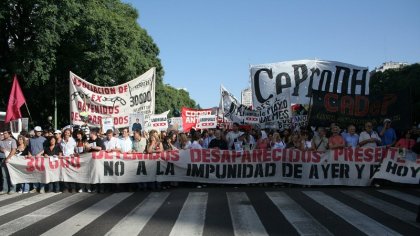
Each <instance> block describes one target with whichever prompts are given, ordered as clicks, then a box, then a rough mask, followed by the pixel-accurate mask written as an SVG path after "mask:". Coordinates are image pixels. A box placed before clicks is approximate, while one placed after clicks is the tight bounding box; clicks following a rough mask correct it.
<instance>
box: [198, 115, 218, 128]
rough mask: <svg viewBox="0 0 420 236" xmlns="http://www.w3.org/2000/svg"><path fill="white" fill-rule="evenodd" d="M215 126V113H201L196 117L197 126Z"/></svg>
mask: <svg viewBox="0 0 420 236" xmlns="http://www.w3.org/2000/svg"><path fill="white" fill-rule="evenodd" d="M216 126H217V119H216V115H201V116H199V117H198V123H197V128H199V129H214V128H216Z"/></svg>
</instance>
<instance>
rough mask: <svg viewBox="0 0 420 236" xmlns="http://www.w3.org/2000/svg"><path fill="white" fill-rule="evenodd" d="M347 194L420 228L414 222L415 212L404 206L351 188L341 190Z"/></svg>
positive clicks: (419, 225)
mask: <svg viewBox="0 0 420 236" xmlns="http://www.w3.org/2000/svg"><path fill="white" fill-rule="evenodd" d="M341 192H343V193H345V194H347V195H349V196H350V197H352V198H355V199H357V200H359V201H361V202H364V203H366V204H368V205H370V206H373V207H375V208H376V209H378V210H380V211H382V212H384V213H386V214H389V215H392V216H394V217H396V218H398V219H400V220H402V221H404V222H407V223H409V224H411V225H413V226H415V227H417V228H420V224H418V223H416V222H415V219H416V214H414V213H413V212H410V211H407V210H406V209H404V208H401V207H399V206H396V205H394V204H392V203H390V202H386V201H383V200H381V199H379V198H376V197H374V196H370V195H368V194H366V193H363V192H361V191H351V190H347V191H341Z"/></svg>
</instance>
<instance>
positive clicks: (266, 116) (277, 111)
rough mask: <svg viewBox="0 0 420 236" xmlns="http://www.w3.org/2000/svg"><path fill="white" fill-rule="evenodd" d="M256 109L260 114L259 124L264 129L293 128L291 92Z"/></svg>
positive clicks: (277, 96) (285, 92)
mask: <svg viewBox="0 0 420 236" xmlns="http://www.w3.org/2000/svg"><path fill="white" fill-rule="evenodd" d="M255 109H256V110H257V111H258V112H259V116H258V117H259V123H260V125H261V127H262V128H271V129H288V128H290V127H291V121H292V120H291V118H292V110H291V104H290V92H289V91H284V92H283V93H281V94H277V95H276V96H275V99H273V100H270V101H267V102H266V103H264V104H262V105H261V106H258V107H255Z"/></svg>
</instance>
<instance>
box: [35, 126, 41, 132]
mask: <svg viewBox="0 0 420 236" xmlns="http://www.w3.org/2000/svg"><path fill="white" fill-rule="evenodd" d="M34 130H35V132H42V128H41V126H35V128H34Z"/></svg>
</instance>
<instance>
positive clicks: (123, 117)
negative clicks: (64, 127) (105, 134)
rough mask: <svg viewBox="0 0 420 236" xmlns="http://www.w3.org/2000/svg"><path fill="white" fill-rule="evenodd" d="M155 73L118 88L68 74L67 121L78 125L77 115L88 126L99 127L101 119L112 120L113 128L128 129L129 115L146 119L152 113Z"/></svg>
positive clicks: (79, 123)
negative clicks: (68, 104) (84, 119)
mask: <svg viewBox="0 0 420 236" xmlns="http://www.w3.org/2000/svg"><path fill="white" fill-rule="evenodd" d="M155 83H156V70H155V68H152V69H150V70H148V71H147V72H146V73H144V74H143V75H141V76H139V77H137V78H135V79H133V80H131V81H129V82H127V83H124V84H121V85H117V86H113V87H101V86H97V85H94V84H91V83H89V82H87V81H86V80H84V79H82V78H80V77H79V76H77V75H75V74H73V73H72V72H70V121H71V123H72V124H76V125H82V124H83V121H82V117H81V113H82V114H83V113H86V114H87V115H88V124H89V125H91V126H100V125H101V124H102V119H104V117H112V119H113V122H114V127H116V128H121V127H128V126H129V115H130V114H132V113H140V114H144V115H145V118H146V119H147V118H148V116H150V115H151V114H154V113H155Z"/></svg>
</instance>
